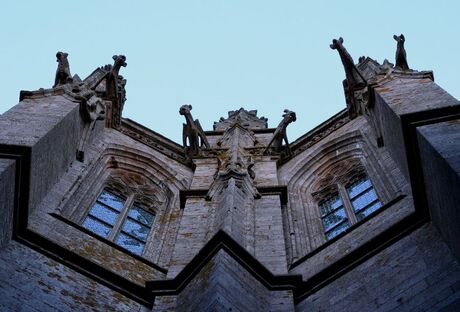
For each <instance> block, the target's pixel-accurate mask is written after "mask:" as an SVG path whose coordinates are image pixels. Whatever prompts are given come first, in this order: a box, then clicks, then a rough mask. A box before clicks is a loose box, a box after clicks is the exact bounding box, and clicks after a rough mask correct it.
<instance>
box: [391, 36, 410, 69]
mask: <svg viewBox="0 0 460 312" xmlns="http://www.w3.org/2000/svg"><path fill="white" fill-rule="evenodd" d="M393 39H394V40H396V42H397V43H398V44H397V46H396V67H399V68H401V69H402V70H408V69H409V65H408V64H407V55H406V49H404V42H405V41H406V39H405V38H404V35H403V34H401V35H400V36H396V35H394V36H393Z"/></svg>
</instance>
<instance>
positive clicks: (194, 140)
mask: <svg viewBox="0 0 460 312" xmlns="http://www.w3.org/2000/svg"><path fill="white" fill-rule="evenodd" d="M191 110H192V105H182V106H181V108H180V109H179V114H181V115H183V116H184V117H185V121H186V122H187V123H186V124H184V127H183V130H182V140H183V144H184V149H185V154H186V155H187V156H189V155H191V156H194V155H198V153H199V149H200V148H201V147H203V146H205V147H207V148H209V143H208V139H207V138H206V135H205V134H204V131H203V129H202V128H201V125H200V122H199V121H198V119H196V120H193V117H192V114H191V113H190V111H191ZM187 139H188V145H187Z"/></svg>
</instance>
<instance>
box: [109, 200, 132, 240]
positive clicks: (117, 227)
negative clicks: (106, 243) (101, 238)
mask: <svg viewBox="0 0 460 312" xmlns="http://www.w3.org/2000/svg"><path fill="white" fill-rule="evenodd" d="M133 203H134V194H131V195H129V196H128V198H127V199H126V201H125V204H124V206H123V210H122V211H121V212H120V215H119V216H118V219H117V222H115V225H114V226H113V229H112V232H111V233H110V235H109V237H108V239H109V240H111V241H114V240H115V237H116V236H117V235H118V233H119V232H120V230H121V226H122V225H123V222H124V221H125V219H126V216H127V215H128V211H129V208H131V206H132V205H133Z"/></svg>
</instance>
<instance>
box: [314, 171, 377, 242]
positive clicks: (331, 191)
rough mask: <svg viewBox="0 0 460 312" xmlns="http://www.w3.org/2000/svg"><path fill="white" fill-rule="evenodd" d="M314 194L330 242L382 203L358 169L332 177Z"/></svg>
mask: <svg viewBox="0 0 460 312" xmlns="http://www.w3.org/2000/svg"><path fill="white" fill-rule="evenodd" d="M328 180H329V183H330V184H329V185H327V186H325V187H323V188H322V189H321V190H320V191H318V192H316V193H315V194H314V196H315V197H316V198H317V199H318V206H319V208H320V213H321V220H322V223H323V227H324V233H325V236H326V239H328V240H329V239H332V238H334V237H335V236H337V235H338V234H340V233H342V232H343V231H345V230H346V229H347V228H349V227H350V226H352V225H353V224H355V223H357V222H359V221H361V220H362V219H364V218H366V217H367V216H369V215H370V214H372V213H373V212H374V211H376V210H378V209H379V208H380V207H381V206H382V203H381V201H380V199H379V197H378V195H377V192H376V190H375V188H374V186H373V185H372V182H371V181H370V179H369V178H368V176H367V175H366V173H365V172H364V171H363V169H361V168H360V167H354V168H353V170H352V171H351V172H347V173H346V174H345V175H342V176H338V177H337V176H336V177H335V179H333V181H331V180H332V179H328Z"/></svg>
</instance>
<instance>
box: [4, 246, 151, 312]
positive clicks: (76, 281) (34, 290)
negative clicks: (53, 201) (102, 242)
mask: <svg viewBox="0 0 460 312" xmlns="http://www.w3.org/2000/svg"><path fill="white" fill-rule="evenodd" d="M0 268H1V270H0V310H1V311H27V312H43V311H47V312H57V311H82V312H83V311H91V312H94V311H130V312H141V311H143V312H146V311H149V310H150V309H148V308H146V307H144V306H142V305H140V304H139V303H137V302H135V301H132V300H130V299H128V298H126V297H124V296H123V295H121V294H119V293H117V292H115V291H113V290H111V289H109V288H107V287H105V286H103V285H101V284H99V283H98V282H96V281H94V280H92V279H90V278H87V277H85V276H83V275H81V274H79V273H77V272H75V271H74V270H73V269H71V268H69V267H67V266H64V265H62V264H60V263H58V262H56V261H54V260H52V259H50V258H48V257H46V256H44V255H42V254H39V253H37V252H35V251H33V250H32V249H30V248H29V247H26V246H24V245H21V244H19V243H17V242H14V241H13V242H11V243H10V244H9V245H8V246H7V247H6V248H4V249H0Z"/></svg>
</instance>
